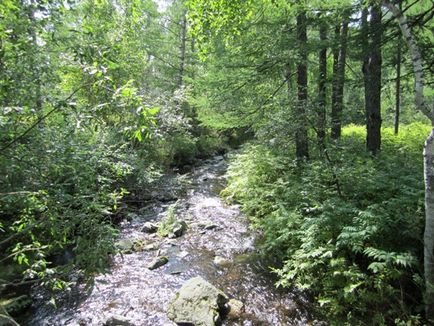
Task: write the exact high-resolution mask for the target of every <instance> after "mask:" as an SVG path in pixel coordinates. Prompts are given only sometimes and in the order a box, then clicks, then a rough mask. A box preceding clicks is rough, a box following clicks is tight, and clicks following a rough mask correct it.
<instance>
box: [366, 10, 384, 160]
mask: <svg viewBox="0 0 434 326" xmlns="http://www.w3.org/2000/svg"><path fill="white" fill-rule="evenodd" d="M365 19H366V18H365ZM365 24H366V22H365ZM381 29H382V26H381V9H380V7H379V6H378V5H373V6H371V21H370V26H369V35H370V39H371V42H370V46H369V51H368V54H367V55H366V56H365V59H364V62H363V75H364V82H365V111H366V129H367V133H366V147H367V150H368V151H369V152H370V153H372V154H373V155H376V154H377V152H378V151H379V150H380V148H381V48H380V46H381V34H382V32H381ZM365 31H366V28H365ZM365 37H366V35H365Z"/></svg>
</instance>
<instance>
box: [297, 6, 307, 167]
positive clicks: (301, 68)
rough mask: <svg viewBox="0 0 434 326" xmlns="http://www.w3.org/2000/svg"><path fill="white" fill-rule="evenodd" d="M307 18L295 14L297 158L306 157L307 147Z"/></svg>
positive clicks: (301, 14)
mask: <svg viewBox="0 0 434 326" xmlns="http://www.w3.org/2000/svg"><path fill="white" fill-rule="evenodd" d="M306 24H307V19H306V13H305V12H304V11H303V12H301V13H299V14H298V16H297V40H298V43H299V47H300V58H299V62H298V63H297V93H298V103H297V106H296V114H297V117H298V119H299V121H298V124H297V126H296V131H295V154H296V157H297V159H308V158H309V148H308V138H307V123H306V105H307V49H306V43H307V26H306Z"/></svg>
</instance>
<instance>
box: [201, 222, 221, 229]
mask: <svg viewBox="0 0 434 326" xmlns="http://www.w3.org/2000/svg"><path fill="white" fill-rule="evenodd" d="M197 226H198V227H199V228H201V229H205V230H214V229H216V228H218V227H219V226H218V225H217V224H215V223H214V222H212V221H210V220H205V221H200V222H198V223H197Z"/></svg>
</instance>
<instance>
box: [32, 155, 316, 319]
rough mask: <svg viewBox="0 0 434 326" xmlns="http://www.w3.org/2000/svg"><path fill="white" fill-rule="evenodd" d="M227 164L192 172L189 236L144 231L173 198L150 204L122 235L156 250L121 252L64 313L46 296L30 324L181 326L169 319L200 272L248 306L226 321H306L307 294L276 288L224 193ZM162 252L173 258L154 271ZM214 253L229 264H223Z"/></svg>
mask: <svg viewBox="0 0 434 326" xmlns="http://www.w3.org/2000/svg"><path fill="white" fill-rule="evenodd" d="M226 167H227V165H226V162H225V160H224V159H223V158H222V157H217V158H215V159H213V160H210V161H207V162H205V163H204V164H203V165H202V166H200V167H198V168H196V169H194V170H193V171H192V172H190V174H189V175H188V179H189V180H190V185H189V186H188V187H189V189H188V191H187V193H186V195H185V196H183V197H182V198H180V199H179V201H178V207H179V208H178V211H177V217H179V218H181V219H184V220H185V221H186V222H187V223H188V225H189V229H188V231H187V232H186V234H185V235H184V236H182V237H180V238H177V239H160V238H159V237H158V236H156V235H149V234H145V233H142V232H140V229H141V226H142V224H143V223H144V222H145V221H149V220H159V219H161V218H162V217H163V216H164V214H165V210H166V209H167V207H168V205H169V203H156V204H154V205H152V206H151V207H148V208H147V209H146V211H147V214H146V215H144V216H141V217H140V216H139V217H138V218H136V219H134V220H132V221H129V222H124V224H123V225H122V232H121V236H120V238H121V239H131V238H133V239H141V240H143V241H144V242H146V243H155V244H156V247H157V249H156V250H150V251H140V252H135V253H132V254H124V255H117V256H115V257H114V259H113V266H112V268H111V271H110V273H108V274H105V275H100V276H98V277H96V278H95V283H94V286H93V287H92V288H91V289H89V290H88V291H87V292H86V291H85V289H83V288H81V289H79V290H80V291H79V292H78V294H74V295H73V294H71V295H70V297H69V298H66V299H65V300H64V302H63V304H61V307H60V308H59V309H58V310H54V309H53V308H51V307H50V306H49V305H47V304H43V303H42V301H43V300H42V299H41V300H40V304H39V306H38V307H37V308H36V309H35V313H34V314H33V315H32V317H31V318H30V319H29V320H28V321H26V324H29V325H103V324H104V322H105V321H106V320H107V319H108V318H109V317H110V316H113V315H117V316H123V317H125V318H126V319H128V320H129V321H130V322H131V324H132V325H155V326H158V325H161V326H163V325H174V324H173V323H172V322H171V321H170V320H169V319H168V318H167V316H166V306H167V304H168V302H169V301H170V300H171V299H172V298H173V296H174V294H175V293H176V291H177V290H178V289H179V288H180V287H181V285H182V284H183V283H184V282H185V281H186V280H188V279H189V278H191V277H194V276H198V275H200V276H202V277H203V278H204V279H206V280H208V281H209V282H210V283H212V284H214V285H215V286H216V287H218V288H220V289H221V290H223V291H224V292H225V293H226V294H227V295H228V296H230V297H233V298H236V299H238V300H241V301H242V302H244V304H245V314H244V315H243V316H242V318H241V319H239V320H236V321H224V323H223V325H306V323H307V317H306V316H308V314H307V312H306V308H305V307H306V306H307V303H306V302H305V301H304V299H303V297H302V296H301V295H297V294H294V293H285V292H283V291H279V290H276V289H275V287H274V286H273V281H272V279H271V276H270V275H269V273H268V268H267V266H266V264H265V263H263V261H262V260H261V259H260V256H259V254H258V253H257V251H256V249H255V247H254V240H255V234H254V232H253V231H251V230H250V229H249V226H248V223H247V221H246V218H245V217H244V216H243V215H242V214H241V213H240V211H239V207H238V206H237V205H226V204H225V203H224V202H222V200H221V199H220V198H219V196H218V193H219V191H220V190H221V189H222V188H223V186H224V183H225V179H224V173H225V171H226ZM207 225H208V226H209V225H212V226H210V227H206V226H207ZM158 254H164V255H166V256H167V257H169V263H168V264H166V265H165V266H163V267H161V268H159V269H156V270H153V271H151V270H148V269H147V268H146V266H147V265H148V264H149V262H150V261H151V260H152V259H153V258H154V257H155V256H156V255H158ZM215 256H221V257H224V258H226V259H228V260H229V261H230V262H229V263H228V264H226V265H224V266H221V267H218V266H216V265H215V264H214V262H213V261H214V258H215Z"/></svg>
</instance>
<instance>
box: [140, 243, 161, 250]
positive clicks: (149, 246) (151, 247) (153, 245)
mask: <svg viewBox="0 0 434 326" xmlns="http://www.w3.org/2000/svg"><path fill="white" fill-rule="evenodd" d="M157 249H158V246H157V244H155V243H150V244H147V245H145V246H144V247H143V250H144V251H152V250H157Z"/></svg>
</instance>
